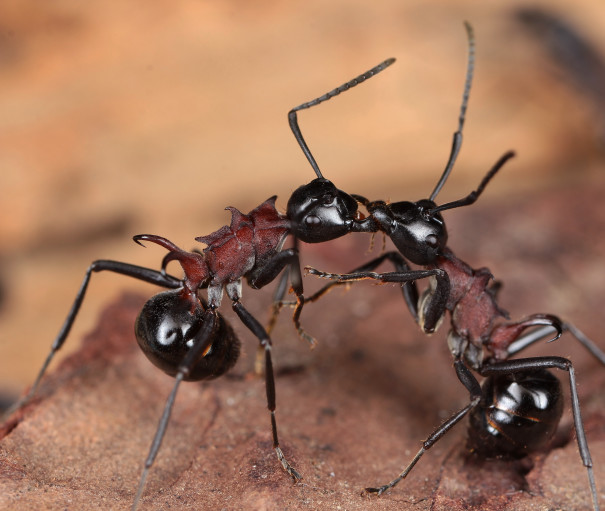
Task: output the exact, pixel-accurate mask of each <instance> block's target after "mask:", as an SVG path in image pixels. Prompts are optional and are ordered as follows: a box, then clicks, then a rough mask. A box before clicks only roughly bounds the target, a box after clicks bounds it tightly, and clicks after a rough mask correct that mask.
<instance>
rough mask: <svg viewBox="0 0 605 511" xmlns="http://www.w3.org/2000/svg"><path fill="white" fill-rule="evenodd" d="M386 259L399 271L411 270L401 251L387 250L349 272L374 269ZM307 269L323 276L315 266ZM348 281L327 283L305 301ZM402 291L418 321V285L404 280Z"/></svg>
mask: <svg viewBox="0 0 605 511" xmlns="http://www.w3.org/2000/svg"><path fill="white" fill-rule="evenodd" d="M386 260H388V261H390V262H391V263H392V264H393V266H394V267H395V270H396V271H397V272H398V273H407V272H409V271H411V270H410V267H409V266H408V264H407V262H406V261H405V259H404V258H403V256H402V255H401V254H400V253H399V252H395V251H393V252H386V253H384V254H382V255H380V256H378V257H376V258H375V259H372V260H370V261H368V262H367V263H365V264H363V265H362V266H360V267H358V268H355V269H353V270H351V271H349V272H347V274H354V273H361V272H368V271H372V270H374V269H376V268H377V267H378V266H380V265H381V264H382V263H383V262H384V261H386ZM305 270H307V271H308V272H309V273H312V274H313V275H319V276H322V275H321V272H319V271H318V270H316V269H315V268H311V267H309V266H307V267H306V268H305ZM347 283H348V282H343V281H340V280H333V281H332V282H330V283H329V284H326V285H325V286H323V287H322V288H321V289H319V290H318V291H316V292H315V293H314V294H312V295H311V296H308V297H306V298H305V302H314V301H316V300H319V299H320V298H321V297H322V296H323V295H324V294H326V293H327V292H328V291H330V290H331V289H332V288H333V287H334V286H339V285H345V284H347ZM401 292H402V293H403V299H404V300H405V303H406V305H407V307H408V309H409V311H410V313H411V314H412V316H414V319H415V320H416V321H418V287H417V286H416V282H415V281H413V280H412V281H408V282H404V283H403V284H402V285H401Z"/></svg>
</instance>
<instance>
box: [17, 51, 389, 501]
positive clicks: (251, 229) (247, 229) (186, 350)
mask: <svg viewBox="0 0 605 511" xmlns="http://www.w3.org/2000/svg"><path fill="white" fill-rule="evenodd" d="M394 61H395V59H388V60H386V61H384V62H382V63H381V64H378V65H377V66H374V67H373V68H372V69H370V70H369V71H367V72H365V73H363V74H362V75H360V76H358V77H356V78H354V79H352V80H350V81H348V82H346V83H345V84H343V85H341V86H340V87H337V88H335V89H333V90H332V91H330V92H328V93H326V94H324V95H322V96H320V97H318V98H316V99H314V100H312V101H309V102H307V103H303V104H301V105H299V106H297V107H294V108H293V109H292V110H291V111H290V112H289V113H288V122H289V124H290V127H291V129H292V132H293V133H294V136H295V138H296V140H297V142H298V144H299V145H300V147H301V149H302V150H303V152H304V153H305V155H307V158H309V161H310V162H311V164H312V165H313V168H314V170H315V172H316V174H317V178H316V179H314V180H313V181H311V182H310V183H308V184H306V185H303V186H301V187H299V188H298V189H296V190H295V191H294V192H293V194H292V196H291V197H290V199H289V201H288V205H287V213H286V215H282V214H280V213H279V212H278V211H277V210H276V208H275V200H276V197H275V196H273V197H271V198H269V199H267V200H266V201H265V202H263V203H262V204H261V205H260V206H258V207H257V208H255V209H253V210H252V211H251V212H250V213H248V214H247V215H245V214H242V213H241V212H240V211H238V210H237V209H235V208H233V207H229V208H227V209H228V210H230V211H231V215H232V218H231V224H230V225H229V226H224V227H222V228H220V229H219V230H218V231H215V232H214V233H212V234H209V235H207V236H199V237H197V238H196V240H197V241H200V242H203V243H205V244H206V245H207V247H206V248H205V249H204V250H203V252H197V251H192V252H187V251H185V250H182V249H181V248H179V247H177V246H176V245H175V244H174V243H172V242H171V241H169V240H168V239H166V238H163V237H161V236H156V235H150V234H142V235H137V236H134V241H135V242H136V243H138V244H139V245H143V242H151V243H155V244H157V245H160V246H161V247H163V248H165V249H166V250H168V253H167V254H166V256H164V258H163V260H162V264H161V269H160V270H159V271H158V270H153V269H150V268H145V267H141V266H136V265H134V264H129V263H124V262H120V261H112V260H97V261H94V262H93V263H92V264H91V265H90V266H89V267H88V269H87V270H86V274H85V276H84V279H83V281H82V284H81V286H80V289H79V291H78V293H77V294H76V297H75V299H74V302H73V304H72V306H71V308H70V310H69V313H68V314H67V317H66V319H65V321H64V323H63V325H62V327H61V329H60V331H59V333H58V335H57V337H56V338H55V340H54V342H53V344H52V346H51V349H50V352H49V354H48V355H47V357H46V359H45V361H44V364H43V365H42V368H41V369H40V371H39V373H38V375H37V377H36V380H35V381H34V384H33V385H32V387H31V389H30V390H29V392H28V393H27V394H26V395H25V396H24V397H23V398H22V399H21V400H20V401H18V402H17V403H16V404H15V405H14V406H13V407H12V408H11V409H10V410H9V411H8V412H7V413H6V416H8V415H10V414H12V413H13V412H14V411H16V410H18V409H20V408H23V407H24V406H25V405H26V404H27V403H28V402H29V401H30V400H31V398H32V397H33V396H34V395H35V393H36V391H37V389H38V387H39V384H40V381H41V380H42V378H43V376H44V375H45V373H46V370H47V368H48V366H49V365H50V363H51V361H52V360H53V358H54V356H55V354H56V353H57V351H59V349H60V348H61V347H62V346H63V344H64V342H65V340H66V339H67V337H68V335H69V332H70V330H71V328H72V325H73V323H74V321H75V319H76V316H77V314H78V311H79V310H80V307H81V305H82V302H83V301H84V296H85V294H86V290H87V288H88V284H89V282H90V278H91V276H92V274H93V273H98V272H102V271H109V272H113V273H119V274H121V275H125V276H127V277H132V278H135V279H138V280H141V281H144V282H149V283H151V284H155V285H158V286H160V287H163V288H166V289H167V291H163V292H161V293H159V294H156V295H155V296H153V297H152V298H151V299H149V300H148V301H147V302H146V304H145V305H144V306H143V308H142V310H141V312H140V313H139V315H138V317H137V319H136V323H135V335H136V339H137V342H138V344H139V347H140V348H141V350H142V351H143V353H145V355H146V356H147V358H148V359H149V360H150V361H151V362H152V363H153V364H154V365H156V366H157V367H158V368H160V369H161V370H162V371H164V372H165V373H167V374H168V375H170V376H173V377H174V378H175V383H174V386H173V388H172V392H171V393H170V395H169V397H168V399H167V401H166V404H165V406H164V411H163V413H162V416H161V419H160V421H159V424H158V427H157V430H156V433H155V436H154V438H153V442H152V444H151V447H150V450H149V453H148V456H147V458H146V461H145V464H144V468H143V470H142V472H141V476H140V479H139V484H138V488H137V491H136V495H135V498H134V501H133V505H132V509H133V510H136V509H137V508H138V505H139V502H140V500H141V498H142V495H143V490H144V488H145V481H146V479H147V475H148V473H149V470H150V469H151V466H152V465H153V462H154V460H155V458H156V456H157V453H158V451H159V449H160V445H161V442H162V439H163V437H164V434H165V432H166V428H167V425H168V422H169V420H170V415H171V412H172V408H173V405H174V402H175V399H176V394H177V390H178V388H179V385H180V384H181V382H183V381H200V380H205V379H212V378H217V377H219V376H221V375H222V374H224V373H225V372H227V371H228V370H229V369H231V368H232V367H233V366H234V364H235V362H236V361H237V358H238V356H239V352H240V341H239V339H238V338H237V336H236V334H235V332H234V331H233V329H232V327H231V326H230V325H229V323H227V321H226V320H225V319H224V318H223V316H222V315H221V314H220V313H219V312H218V308H219V306H220V305H221V299H222V296H223V292H224V291H225V292H226V293H227V296H228V297H229V299H230V300H231V302H232V308H233V310H234V311H235V313H236V315H237V316H238V318H239V319H240V320H241V322H242V323H243V324H244V325H245V326H246V327H247V328H248V329H249V330H250V331H251V332H252V333H253V335H254V336H255V337H256V338H257V339H258V341H259V349H260V350H261V352H262V353H263V354H264V357H263V358H264V362H265V387H266V394H267V407H268V409H269V412H270V417H271V431H272V436H273V448H274V449H275V452H276V454H277V457H278V459H279V461H280V463H281V465H282V467H283V468H284V470H285V471H286V472H287V473H288V474H289V475H290V476H291V477H292V479H293V480H294V481H295V482H296V481H298V480H299V479H301V476H300V475H299V474H298V472H297V471H296V470H295V469H294V467H293V466H292V465H291V464H290V463H289V462H288V461H287V460H286V458H285V456H284V454H283V452H282V450H281V448H280V445H279V440H278V435H277V424H276V419H275V409H276V396H275V380H274V374H273V364H272V355H271V353H272V343H271V339H270V336H269V333H268V332H267V330H266V329H265V328H263V326H262V325H261V324H260V323H259V321H258V320H257V319H256V318H255V317H254V316H253V315H252V314H251V313H250V312H248V310H247V309H246V308H245V307H244V305H243V304H242V303H241V296H242V279H243V278H245V279H246V280H247V282H248V284H249V285H250V287H252V288H254V289H260V288H262V287H264V286H266V285H267V284H269V283H270V282H272V281H273V280H275V279H276V278H277V277H278V275H279V274H280V273H282V271H283V270H285V271H284V273H283V276H282V278H281V279H280V283H279V285H278V287H277V291H276V297H277V298H276V303H278V302H279V301H280V299H281V298H282V297H283V295H284V293H285V290H286V287H287V283H288V280H290V283H291V286H292V288H293V291H294V293H295V294H296V298H297V301H296V306H295V308H294V314H293V321H294V324H295V326H296V328H297V331H298V333H299V335H300V336H301V337H302V338H303V339H305V340H307V341H308V342H309V343H310V344H311V345H313V344H314V339H313V338H312V337H311V336H310V335H309V334H307V333H306V332H305V331H304V330H303V329H302V327H301V325H300V321H299V317H300V313H301V311H302V308H303V305H304V303H305V299H304V296H303V285H302V275H301V268H300V262H299V256H298V247H297V243H298V240H300V241H303V242H306V243H321V242H325V241H330V240H332V239H335V238H338V237H341V236H344V235H346V234H349V233H351V232H371V230H372V229H373V222H370V221H368V220H367V219H364V218H363V217H362V216H361V214H360V213H359V211H358V203H357V201H356V200H355V199H354V198H353V197H351V196H350V195H348V194H346V193H345V192H343V191H341V190H339V189H337V188H336V187H335V186H334V184H333V183H332V182H331V181H329V180H327V179H325V178H324V177H323V176H322V174H321V172H320V171H319V168H318V167H317V164H315V162H314V160H313V159H312V157H310V151H309V149H308V147H307V144H306V143H305V141H304V139H303V137H302V134H301V132H300V129H299V127H298V120H297V112H298V111H299V110H302V109H307V108H310V107H312V106H315V105H318V104H320V103H322V102H324V101H327V100H329V99H331V98H332V97H334V96H337V95H338V94H340V93H341V92H344V91H346V90H348V89H350V88H352V87H355V86H356V85H358V84H360V83H362V82H364V81H366V80H367V79H369V78H371V77H372V76H374V75H376V74H377V73H379V72H381V71H382V70H384V69H385V68H387V67H388V66H390V65H391V64H392V63H393V62H394ZM289 235H291V236H292V237H293V238H294V246H293V247H292V248H287V249H284V248H283V245H284V242H285V240H286V238H287V237H288V236H289ZM171 261H178V262H179V263H180V265H181V267H182V270H183V273H184V277H183V278H177V277H175V276H173V275H170V274H168V273H167V272H166V268H167V266H168V264H169V263H170V262H171ZM202 289H206V290H207V296H208V298H207V300H205V299H204V298H202V297H201V296H200V291H201V290H202ZM278 310H279V307H277V306H276V307H275V308H274V315H273V318H272V321H273V322H274V321H275V317H276V315H277V311H278Z"/></svg>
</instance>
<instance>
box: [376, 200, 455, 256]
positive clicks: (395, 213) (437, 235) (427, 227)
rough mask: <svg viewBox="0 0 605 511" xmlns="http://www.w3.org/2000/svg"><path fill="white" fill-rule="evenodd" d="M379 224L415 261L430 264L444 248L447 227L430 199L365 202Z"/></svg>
mask: <svg viewBox="0 0 605 511" xmlns="http://www.w3.org/2000/svg"><path fill="white" fill-rule="evenodd" d="M367 208H368V211H369V213H370V214H371V217H372V219H373V220H374V221H375V222H376V223H377V224H378V228H379V229H380V230H381V231H382V232H384V233H385V234H386V235H387V236H389V238H391V240H392V241H393V243H394V244H395V246H396V247H397V249H398V250H399V251H400V252H401V253H402V254H403V256H404V257H405V258H406V259H408V260H409V261H411V262H413V263H414V264H418V265H421V266H425V265H428V264H431V263H433V262H434V261H435V259H436V258H437V257H438V256H439V255H440V254H441V253H442V252H443V249H444V248H445V246H446V243H447V230H446V228H445V222H444V221H443V217H442V216H441V215H440V214H439V213H438V212H434V211H433V210H434V208H435V203H434V202H433V201H431V200H426V199H425V200H421V201H418V202H396V203H394V204H386V203H385V202H383V201H376V202H373V203H370V204H368V206H367Z"/></svg>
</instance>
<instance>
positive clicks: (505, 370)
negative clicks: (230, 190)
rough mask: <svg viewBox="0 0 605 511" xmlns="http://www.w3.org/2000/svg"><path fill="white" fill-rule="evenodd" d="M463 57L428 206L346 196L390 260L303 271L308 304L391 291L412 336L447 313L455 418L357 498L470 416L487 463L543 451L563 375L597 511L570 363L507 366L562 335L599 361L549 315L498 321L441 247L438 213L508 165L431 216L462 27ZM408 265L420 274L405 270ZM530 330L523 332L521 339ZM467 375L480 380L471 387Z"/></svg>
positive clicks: (492, 290) (485, 277)
mask: <svg viewBox="0 0 605 511" xmlns="http://www.w3.org/2000/svg"><path fill="white" fill-rule="evenodd" d="M466 30H467V34H468V40H469V57H468V65H467V73H466V82H465V87H464V94H463V99H462V106H461V111H460V117H459V124H458V129H457V131H456V132H455V133H454V137H453V144H452V149H451V153H450V156H449V159H448V162H447V165H446V168H445V170H444V172H443V174H442V175H441V178H440V179H439V182H438V183H437V185H436V186H435V189H434V190H433V192H432V193H431V195H430V197H429V198H428V199H423V200H420V201H418V202H395V203H386V202H384V201H369V200H368V199H366V198H364V197H362V196H359V195H353V197H355V199H356V200H357V201H358V202H359V203H360V204H363V205H364V206H365V207H366V209H367V211H368V213H369V217H368V220H371V221H373V222H374V226H373V227H374V229H375V232H378V231H380V232H382V233H384V234H385V235H386V236H388V237H389V238H390V239H391V240H392V242H393V243H394V244H395V247H396V248H397V250H398V252H388V253H385V254H383V255H381V256H380V257H378V258H376V259H374V260H372V261H369V262H368V263H366V264H365V265H363V266H361V267H359V268H357V269H355V270H353V271H351V272H350V273H348V274H332V273H325V272H320V271H318V270H315V269H313V268H307V271H308V272H309V273H312V274H314V275H318V276H320V277H323V278H327V279H331V280H332V281H333V282H331V283H330V284H328V285H327V286H325V287H323V288H322V289H321V290H320V291H318V292H317V293H316V294H315V295H313V296H311V297H309V298H307V301H313V300H315V299H317V298H318V297H319V296H321V295H322V294H323V293H325V292H326V291H327V290H328V289H329V288H330V287H331V286H333V285H336V284H346V283H350V282H354V281H359V280H365V279H370V280H375V281H378V282H381V283H387V282H390V283H399V284H400V285H401V287H402V292H403V296H404V299H405V302H406V304H407V307H408V309H409V310H410V312H411V314H412V316H413V317H414V319H415V320H416V322H417V323H418V324H419V325H420V327H421V328H422V330H423V331H424V332H425V333H427V334H431V333H433V332H434V331H435V330H436V329H437V328H438V327H439V325H440V323H441V322H442V320H443V319H444V317H445V314H446V312H447V311H449V312H450V318H451V319H450V331H449V334H448V339H447V342H448V347H449V349H450V351H451V353H452V355H453V358H454V368H455V370H456V374H457V376H458V379H459V380H460V381H461V382H462V384H463V385H464V386H465V387H466V389H467V390H468V392H469V394H470V402H469V404H468V405H466V406H465V407H463V408H462V409H460V410H459V411H457V412H456V413H455V414H453V415H452V416H451V417H450V418H449V419H447V420H446V421H445V422H444V423H443V424H442V425H441V426H439V427H438V428H437V429H435V431H433V432H432V433H431V434H430V435H429V437H428V438H427V439H426V440H425V441H424V442H423V444H422V447H421V448H420V450H419V451H418V453H417V454H416V455H415V456H414V457H413V459H412V460H411V462H410V463H409V464H408V465H407V466H406V467H405V468H404V469H403V470H402V472H401V473H400V474H399V475H398V476H397V477H396V478H395V479H393V480H392V481H390V482H389V483H387V484H384V485H382V486H379V487H375V488H366V490H365V491H366V492H369V493H375V494H378V495H380V494H382V493H383V492H384V491H386V490H388V489H390V488H392V487H394V486H395V485H396V484H397V483H399V482H400V481H401V480H402V479H404V478H405V477H406V476H407V475H408V474H409V472H410V471H411V470H412V468H413V467H414V466H415V465H416V463H417V462H418V461H419V460H420V458H421V457H422V455H423V454H424V453H425V452H426V451H427V450H428V449H430V448H431V447H432V446H433V445H434V444H435V443H436V442H437V441H438V440H439V439H440V438H441V437H443V435H444V434H446V433H447V432H448V431H449V430H450V429H451V428H452V427H453V426H454V425H455V424H457V423H458V422H459V421H460V420H461V419H462V418H463V417H464V416H466V415H467V414H468V413H469V412H470V413H471V428H472V432H473V433H472V437H473V439H472V442H471V444H470V445H471V447H472V449H474V450H476V451H479V452H483V453H487V454H494V453H498V454H509V455H513V456H523V455H525V454H527V452H528V451H532V450H536V449H540V448H542V447H544V446H545V445H546V444H547V443H548V441H549V440H550V439H551V437H552V436H553V434H554V432H555V430H556V427H557V425H558V422H559V418H560V416H561V412H562V393H561V388H560V383H559V381H558V380H557V379H556V378H555V377H554V376H553V375H552V374H551V373H550V372H549V371H548V369H560V370H563V371H567V373H568V375H569V383H570V387H571V401H572V410H573V419H574V426H575V430H576V437H577V442H578V447H579V451H580V456H581V458H582V462H583V464H584V466H585V467H586V470H587V473H588V479H589V485H590V492H591V495H592V503H593V508H594V510H595V511H598V509H599V503H598V499H597V490H596V485H595V480H594V473H593V468H592V461H591V457H590V452H589V450H588V444H587V441H586V434H585V432H584V426H583V424H582V418H581V415H580V405H579V401H578V393H577V390H576V376H575V371H574V368H573V365H572V363H571V361H570V360H568V359H566V358H562V357H555V356H544V357H533V358H522V359H514V360H509V359H510V358H511V357H512V356H513V355H516V354H517V353H519V352H520V351H521V350H523V349H525V348H526V347H527V346H529V345H531V344H533V343H535V342H538V341H540V340H543V339H549V341H548V342H551V341H554V340H556V339H558V338H559V337H560V336H561V334H562V333H563V332H569V333H570V334H572V335H573V336H574V337H575V338H576V339H577V340H578V341H579V342H580V343H581V344H582V345H584V346H585V347H586V348H587V349H588V350H589V351H590V352H591V353H592V354H593V355H594V356H595V357H596V358H597V359H598V360H599V361H601V362H602V363H603V364H605V353H603V351H601V350H600V349H599V348H598V347H597V346H596V345H595V344H594V343H593V342H592V341H591V340H590V339H588V338H587V337H586V336H585V335H584V334H583V333H582V332H580V331H579V330H578V329H577V328H576V327H575V326H573V325H572V324H570V323H566V322H563V321H562V320H561V319H559V318H558V317H556V316H553V315H550V314H533V315H531V316H528V317H526V318H525V319H523V320H522V321H519V322H514V323H513V322H501V321H498V320H499V319H500V318H504V319H508V314H507V313H506V312H505V311H504V310H502V309H501V308H500V307H499V306H498V304H497V302H496V295H497V291H498V289H499V287H500V284H499V283H498V282H492V278H493V277H492V275H491V273H490V271H489V270H488V269H487V268H481V269H478V270H475V269H472V268H471V267H470V266H469V265H467V264H466V263H465V262H463V261H461V260H460V259H458V258H457V257H456V256H455V255H454V253H453V252H452V251H451V250H450V249H449V248H448V247H447V246H446V243H447V231H446V227H445V223H444V220H443V217H442V216H441V213H442V212H443V211H446V210H449V209H454V208H459V207H462V206H468V205H470V204H473V203H474V202H475V201H476V200H477V199H478V197H479V196H480V195H481V193H482V192H483V190H484V189H485V187H486V186H487V184H488V183H489V181H490V180H491V179H492V178H493V177H494V176H495V175H496V173H497V172H498V171H499V170H500V169H501V168H502V166H503V165H504V164H505V163H506V162H507V161H508V160H509V159H510V158H512V157H513V156H514V153H512V152H508V153H506V154H505V155H504V156H502V157H501V158H500V159H499V160H498V161H497V162H496V164H495V165H494V166H493V167H492V169H491V170H490V171H489V172H488V173H487V174H486V175H485V177H484V178H483V180H482V181H481V183H480V184H479V187H478V188H477V189H476V190H475V191H473V192H471V193H470V194H468V195H467V196H466V197H464V198H462V199H459V200H456V201H453V202H449V203H447V204H442V205H440V206H438V205H437V204H436V203H435V198H436V196H437V194H438V193H439V191H440V190H441V188H442V187H443V185H444V183H445V181H446V180H447V178H448V176H449V174H450V172H451V170H452V168H453V166H454V163H455V161H456V157H457V155H458V152H459V150H460V147H461V144H462V128H463V124H464V119H465V113H466V108H467V103H468V97H469V92H470V87H471V81H472V75H473V68H474V36H473V32H472V28H471V27H470V25H468V24H466ZM387 260H388V261H390V262H391V263H393V264H394V266H395V268H396V271H394V272H388V273H375V272H374V271H373V270H374V269H375V268H376V267H377V266H378V265H380V264H381V263H382V262H383V261H387ZM408 261H409V262H411V263H413V264H415V265H418V266H420V267H422V268H423V269H419V270H412V269H411V268H410V265H409V264H408ZM423 278H428V279H429V286H428V288H427V289H426V290H425V291H424V292H423V293H422V294H419V292H418V288H417V284H416V281H417V280H418V279H423ZM528 329H530V330H528ZM473 371H474V372H476V373H478V374H479V375H480V376H484V377H486V379H485V381H484V382H483V385H480V384H479V382H478V380H477V378H476V377H475V376H474V375H473Z"/></svg>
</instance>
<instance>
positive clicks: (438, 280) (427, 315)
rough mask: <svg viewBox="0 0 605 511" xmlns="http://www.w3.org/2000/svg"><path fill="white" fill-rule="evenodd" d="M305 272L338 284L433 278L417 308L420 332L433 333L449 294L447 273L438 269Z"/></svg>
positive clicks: (399, 281)
mask: <svg viewBox="0 0 605 511" xmlns="http://www.w3.org/2000/svg"><path fill="white" fill-rule="evenodd" d="M306 270H307V271H308V272H309V273H310V274H312V275H317V276H318V277H321V278H324V279H328V280H334V281H337V282H339V283H345V282H357V281H359V280H377V281H379V282H381V283H399V284H404V283H406V282H412V281H416V280H418V279H424V278H427V277H434V278H435V284H434V286H433V285H432V286H431V289H430V290H429V291H430V292H429V293H428V294H426V295H425V298H424V300H423V303H422V304H421V306H420V307H419V310H418V312H417V314H418V318H419V319H418V323H419V324H420V327H421V328H422V330H423V331H424V332H425V333H427V334H430V333H433V332H434V331H435V329H436V328H437V326H438V324H439V322H440V321H441V319H442V318H443V315H444V314H445V310H446V309H445V307H446V305H447V300H448V298H449V294H450V279H449V277H448V275H447V273H446V272H445V271H443V270H441V269H439V268H434V269H431V270H410V271H403V272H398V271H395V272H388V273H374V272H372V271H360V272H355V273H348V274H338V273H327V272H322V271H319V270H316V269H314V268H306Z"/></svg>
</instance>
